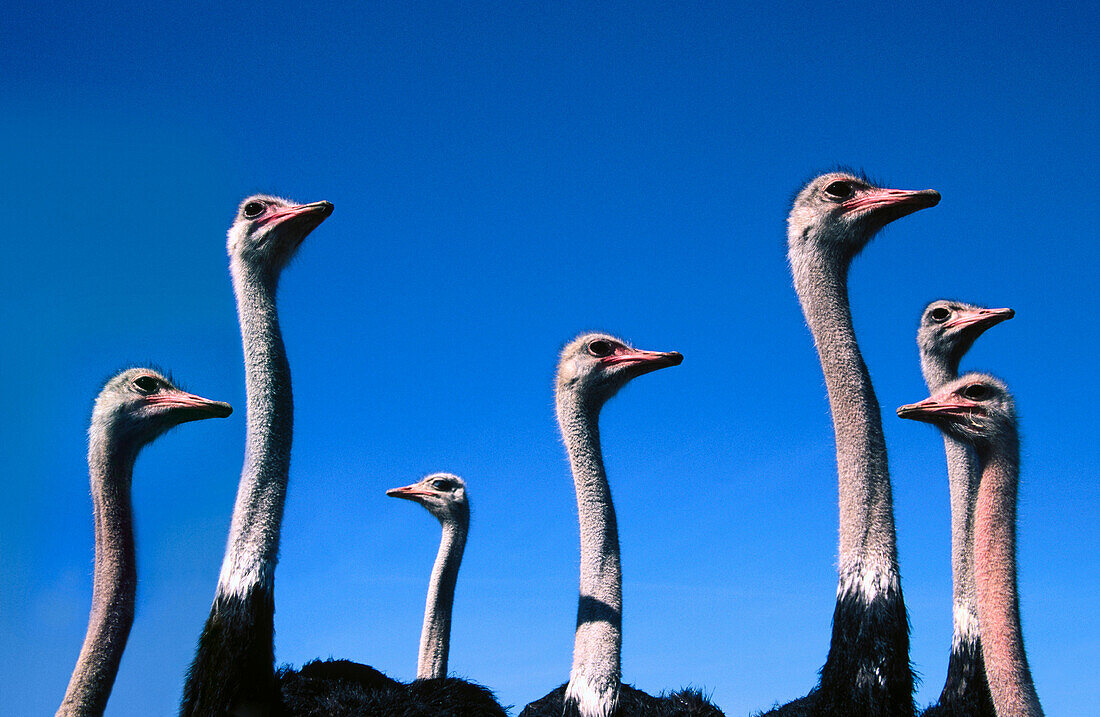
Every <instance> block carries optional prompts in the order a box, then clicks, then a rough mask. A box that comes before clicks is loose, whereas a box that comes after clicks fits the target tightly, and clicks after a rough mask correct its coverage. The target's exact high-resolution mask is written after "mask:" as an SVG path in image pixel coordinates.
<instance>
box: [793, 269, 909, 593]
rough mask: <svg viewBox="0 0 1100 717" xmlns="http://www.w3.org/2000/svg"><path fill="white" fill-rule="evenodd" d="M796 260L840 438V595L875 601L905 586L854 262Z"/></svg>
mask: <svg viewBox="0 0 1100 717" xmlns="http://www.w3.org/2000/svg"><path fill="white" fill-rule="evenodd" d="M801 251H802V252H805V251H807V249H806V247H803V248H802V250H801ZM810 251H812V250H810ZM791 254H792V256H791V266H792V270H793V273H794V284H795V291H796V292H797V293H798V297H799V300H800V301H801V304H802V311H803V313H804V314H805V316H806V322H807V323H808V324H809V327H810V332H811V333H812V334H813V337H814V344H815V345H816V346H817V353H818V356H819V358H820V359H821V368H822V371H823V372H824V375H825V385H826V387H827V389H828V392H829V406H830V409H831V411H832V417H833V430H834V432H835V434H836V456H837V472H838V478H839V482H838V488H839V499H840V501H839V502H840V566H839V567H840V573H841V575H840V587H839V590H840V591H841V592H847V591H851V590H855V591H856V592H857V593H858V594H861V595H862V596H863V597H864V598H866V599H870V598H872V597H874V596H875V595H876V594H878V593H879V592H880V591H881V590H885V589H896V588H897V545H896V538H895V534H894V507H893V498H892V496H891V490H890V472H889V468H888V466H887V461H886V442H885V439H884V438H883V434H882V421H881V417H880V416H879V405H878V399H877V398H876V397H875V392H874V389H873V388H872V387H871V377H870V376H869V375H868V373H867V367H866V365H865V364H864V363H863V356H862V355H861V354H860V352H859V346H858V344H857V343H856V336H855V330H854V329H853V328H852V315H851V310H850V308H849V305H848V284H847V266H848V264H847V262H848V259H847V258H837V257H832V256H828V255H821V256H816V257H814V256H810V257H806V256H798V255H796V254H797V252H796V251H795V250H794V249H792V252H791Z"/></svg>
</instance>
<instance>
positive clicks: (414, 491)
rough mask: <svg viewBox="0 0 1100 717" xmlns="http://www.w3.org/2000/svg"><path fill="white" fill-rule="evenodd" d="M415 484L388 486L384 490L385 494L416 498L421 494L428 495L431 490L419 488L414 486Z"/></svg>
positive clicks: (410, 498) (392, 496) (406, 498)
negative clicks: (397, 486) (399, 486)
mask: <svg viewBox="0 0 1100 717" xmlns="http://www.w3.org/2000/svg"><path fill="white" fill-rule="evenodd" d="M416 486H417V484H416V483H413V484H412V485H406V486H402V487H401V488H390V489H389V490H388V491H386V495H388V496H389V497H391V498H404V499H405V500H416V499H418V498H420V497H422V496H429V495H431V492H429V491H426V490H420V489H419V488H417V487H416Z"/></svg>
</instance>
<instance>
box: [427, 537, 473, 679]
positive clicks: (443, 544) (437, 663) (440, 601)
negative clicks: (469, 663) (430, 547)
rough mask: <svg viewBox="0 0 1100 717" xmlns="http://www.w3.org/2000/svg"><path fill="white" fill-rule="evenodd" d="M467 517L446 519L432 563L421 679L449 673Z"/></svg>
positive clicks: (444, 675)
mask: <svg viewBox="0 0 1100 717" xmlns="http://www.w3.org/2000/svg"><path fill="white" fill-rule="evenodd" d="M468 529H469V522H468V519H467V520H453V519H448V520H445V521H443V537H442V539H441V540H440V541H439V552H438V553H437V554H436V556H435V565H434V566H432V579H431V581H429V583H428V601H427V604H426V605H425V607H424V627H423V628H422V629H421V631H420V655H419V657H418V658H417V661H416V678H417V679H418V680H425V679H431V678H435V677H446V676H447V657H448V655H449V653H450V649H451V609H452V607H453V606H454V600H455V583H456V582H457V581H458V568H459V566H460V565H461V564H462V551H463V550H464V549H465V548H466V533H467V530H468Z"/></svg>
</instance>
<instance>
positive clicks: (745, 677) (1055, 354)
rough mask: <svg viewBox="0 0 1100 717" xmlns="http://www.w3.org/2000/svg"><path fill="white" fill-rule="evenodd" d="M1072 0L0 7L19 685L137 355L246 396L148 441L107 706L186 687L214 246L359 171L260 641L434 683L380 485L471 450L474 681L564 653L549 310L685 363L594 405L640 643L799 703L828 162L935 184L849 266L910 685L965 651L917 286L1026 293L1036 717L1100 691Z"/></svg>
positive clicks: (226, 500) (460, 458)
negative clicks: (811, 190) (111, 390)
mask: <svg viewBox="0 0 1100 717" xmlns="http://www.w3.org/2000/svg"><path fill="white" fill-rule="evenodd" d="M596 5H598V6H599V7H595V6H596ZM1088 7H1089V6H1088V5H1075V6H1074V5H1055V6H1051V5H1044V6H1042V7H1041V8H1040V7H1038V6H1035V5H1033V4H1023V3H1017V4H1009V5H1001V6H999V7H997V8H996V9H993V8H990V9H988V10H981V11H978V10H973V9H970V8H969V6H967V7H963V6H961V5H960V4H958V3H935V4H928V3H924V4H920V6H919V7H913V8H911V9H906V8H899V7H896V6H893V5H882V4H881V3H863V2H853V3H841V4H835V3H834V4H827V5H820V4H819V5H814V6H812V8H811V7H809V6H805V5H785V6H776V7H772V6H770V5H767V4H755V5H753V6H737V5H735V4H732V3H691V4H687V3H676V4H674V5H673V6H662V5H659V4H652V3H645V4H637V3H631V4H626V3H621V4H620V3H615V4H611V3H598V4H597V3H586V2H580V3H578V2H569V3H547V4H545V5H544V4H536V3H493V4H479V5H476V6H475V5H472V4H469V3H399V2H387V3H357V4H354V5H351V6H326V5H323V4H314V5H308V6H307V5H301V4H283V3H265V4H263V5H256V6H253V7H232V8H227V7H226V6H225V5H224V4H222V3H198V4H188V5H179V6H171V7H169V6H164V5H159V4H152V3H150V4H134V3H112V4H110V5H109V6H102V7H96V8H92V7H88V6H80V7H76V6H72V5H69V4H50V3H36V4H34V7H33V8H32V7H30V4H29V3H18V4H16V5H15V6H13V7H9V8H7V9H6V10H5V13H4V17H3V18H2V19H0V107H2V110H0V153H2V154H0V156H2V157H3V166H4V171H3V172H0V195H2V196H4V198H5V205H6V206H7V207H8V212H9V213H8V214H7V215H6V216H7V221H8V229H7V230H6V232H7V234H8V236H9V239H8V240H7V241H6V242H5V245H4V246H5V249H4V251H5V254H6V256H5V258H4V261H2V262H0V286H2V287H3V288H2V291H3V294H4V300H3V301H0V322H2V325H3V327H4V330H3V332H2V334H0V342H2V344H0V351H2V354H3V356H4V361H3V368H2V370H0V395H2V396H3V399H2V400H3V402H4V408H3V411H2V412H0V436H2V437H3V438H2V440H3V450H2V451H0V469H2V470H3V475H4V476H5V477H4V487H5V490H6V493H7V495H8V498H7V499H6V500H5V501H3V502H2V503H0V636H2V639H0V658H2V664H4V665H5V666H4V667H0V712H2V713H3V714H5V715H17V714H19V715H22V714H26V715H39V714H46V713H49V712H51V711H52V710H53V709H55V708H56V705H57V704H58V703H59V702H60V699H61V696H62V694H63V692H64V688H65V685H66V682H67V680H68V675H69V672H70V670H71V669H72V665H73V662H74V660H75V658H76V654H77V652H78V650H79V646H80V642H81V639H82V638H83V634H84V628H85V621H86V618H87V610H88V605H89V602H90V595H91V567H92V531H91V517H90V508H91V505H90V501H89V497H88V484H87V473H86V466H85V431H86V424H87V420H88V416H89V412H90V408H91V402H92V399H93V397H94V395H95V393H96V391H97V390H98V388H99V385H100V382H101V381H102V380H103V379H104V378H105V377H107V376H108V375H109V374H111V373H112V372H113V371H115V370H116V369H118V368H119V367H121V366H123V365H126V364H128V363H131V362H144V361H154V362H157V363H158V364H160V365H162V366H165V367H167V368H169V369H171V370H172V371H173V372H174V374H175V376H176V378H177V379H179V380H180V381H181V382H182V383H183V384H184V385H185V386H186V387H187V388H188V389H190V390H192V391H195V392H198V393H201V394H204V395H207V396H209V397H212V398H217V399H222V400H227V401H230V402H231V403H232V404H233V405H234V406H235V407H237V409H238V410H237V412H236V413H234V415H233V416H232V417H231V418H229V419H227V420H222V421H207V422H204V423H200V424H194V425H188V426H184V427H182V428H180V429H179V430H177V431H175V432H173V433H172V434H171V435H169V436H166V437H165V438H163V439H162V440H161V441H160V442H158V443H157V444H155V445H154V446H152V447H151V448H150V449H148V450H147V451H146V452H145V453H144V454H143V455H142V457H141V458H140V460H139V462H138V465H137V468H136V470H135V476H134V503H135V506H134V509H135V514H136V520H137V542H138V560H139V578H140V586H139V594H138V601H139V602H138V610H137V620H136V623H135V625H134V630H133V633H132V634H131V636H130V642H129V646H128V648H127V652H126V655H125V657H124V659H123V661H122V667H121V671H120V673H119V677H118V681H117V683H116V685H115V690H114V694H113V696H112V699H111V703H110V705H109V707H108V714H112V715H132V714H167V713H170V712H172V711H173V708H174V705H175V704H176V703H177V700H178V697H179V694H180V686H181V679H182V678H181V676H182V674H183V672H184V670H185V669H186V667H187V665H188V663H189V660H190V656H191V653H192V650H193V648H194V644H195V641H196V638H197V636H198V633H199V630H200V629H201V626H202V623H203V620H204V619H205V617H206V614H207V611H208V609H209V605H210V599H211V597H212V595H213V591H214V586H215V582H216V576H217V573H218V567H219V565H220V562H221V558H222V551H223V549H224V543H225V537H226V533H227V530H228V524H229V516H230V511H231V509H232V505H233V498H234V495H235V492H236V483H237V478H238V475H239V470H240V464H241V458H242V448H243V435H244V411H243V407H244V384H243V369H242V364H241V355H240V343H239V341H240V339H239V335H238V331H237V323H236V315H235V312H234V305H233V296H232V291H231V288H230V284H229V279H228V273H227V271H226V257H225V248H224V239H225V231H226V229H227V227H228V225H229V222H230V221H231V219H232V216H233V213H234V210H235V208H236V206H237V203H238V202H239V200H240V199H241V198H242V197H243V196H245V195H247V194H249V193H252V192H254V191H268V192H275V193H280V194H284V195H286V196H289V197H292V198H295V199H297V200H300V201H315V200H319V199H328V200H330V201H332V202H333V203H334V204H335V205H336V211H335V213H334V214H333V216H332V217H331V218H329V219H328V221H326V222H325V223H324V224H323V225H322V226H321V227H320V228H319V229H318V230H317V231H316V232H315V233H314V234H313V235H312V236H311V237H310V238H309V240H308V241H307V242H306V244H305V245H304V246H303V248H302V250H301V252H300V254H299V257H298V259H297V261H296V262H295V264H294V265H293V266H292V267H291V268H290V269H289V270H288V271H287V273H286V274H285V277H284V280H283V283H282V286H281V290H280V291H281V294H280V309H281V315H282V321H283V327H284V332H285V336H286V343H287V347H288V351H289V354H290V360H291V365H292V367H293V374H294V391H295V404H296V414H295V423H296V435H295V440H294V457H293V464H292V469H291V485H290V493H289V500H288V503H287V508H286V521H285V527H284V530H283V542H282V552H281V562H280V566H279V569H278V573H277V580H276V584H277V590H276V604H277V614H276V630H277V637H276V652H277V657H278V660H279V661H280V662H289V663H293V664H296V665H300V664H301V663H302V662H304V661H306V660H308V659H311V658H313V657H317V656H329V655H334V656H338V657H347V658H351V659H355V660H359V661H362V662H366V663H369V664H372V665H374V666H376V667H378V668H380V669H383V670H385V671H387V672H388V673H389V674H391V675H394V676H396V677H399V678H402V679H409V678H411V677H413V676H414V673H415V658H416V644H417V639H418V636H419V628H420V619H421V614H422V610H423V598H424V590H425V587H426V582H427V577H428V571H429V567H430V563H431V560H432V558H433V556H434V553H435V549H436V545H437V540H438V532H439V531H438V526H437V524H436V522H435V521H434V520H433V519H431V518H430V517H429V516H428V515H427V513H426V512H424V511H423V510H422V509H420V508H418V507H417V506H414V505H411V504H409V503H407V502H403V501H396V500H392V499H389V498H386V497H385V495H384V490H385V489H386V488H390V487H393V486H397V485H403V484H406V483H410V482H412V481H413V480H415V479H417V478H418V477H419V476H420V475H422V474H423V473H425V472H428V471H434V470H449V471H453V472H456V473H459V474H461V475H462V476H464V477H465V478H466V479H467V481H468V482H469V485H470V493H471V497H472V504H473V507H474V523H473V527H472V534H471V538H470V542H469V546H468V549H467V555H466V561H465V562H464V564H463V569H462V574H461V576H460V580H459V587H458V596H457V603H456V608H455V626H454V632H453V636H452V637H453V641H452V651H451V663H450V665H451V669H452V671H453V672H455V673H457V674H459V675H464V676H468V677H471V678H473V679H476V680H479V681H482V682H484V683H486V684H488V685H489V686H491V687H492V688H494V689H495V690H496V691H497V693H498V695H499V696H500V698H501V700H502V701H503V702H505V703H507V704H513V705H516V706H517V707H522V705H524V704H526V703H527V702H528V701H530V700H532V699H534V698H536V697H539V696H541V695H543V694H545V693H546V692H547V691H548V690H549V689H550V688H552V687H553V686H555V685H557V684H559V683H560V682H562V681H563V680H564V679H565V678H566V677H567V675H568V670H569V664H570V653H571V647H572V628H573V622H574V613H575V607H576V581H577V577H576V568H577V535H576V530H577V529H576V519H575V505H574V502H573V493H572V484H571V481H570V478H569V473H568V468H567V464H566V461H565V458H564V453H563V450H562V447H561V445H560V442H559V439H558V437H557V434H556V429H555V424H554V418H553V410H552V396H551V385H552V384H551V381H552V372H553V368H554V363H555V359H556V353H557V351H558V349H559V348H560V346H561V345H562V344H563V343H564V342H565V341H566V340H568V339H570V338H571V337H572V336H574V335H575V334H577V333H578V332H580V331H582V330H586V329H594V328H596V329H605V330H609V331H611V332H613V333H617V334H619V335H621V336H623V337H625V338H627V339H628V340H630V341H632V342H634V343H635V344H636V345H638V346H640V347H642V348H651V349H660V350H672V349H675V350H679V351H681V352H683V354H684V355H685V357H686V358H685V360H684V363H683V365H682V366H680V367H678V368H675V369H671V370H667V371H662V372H659V373H657V374H654V375H651V376H645V377H643V378H641V379H639V380H638V381H636V382H635V384H634V385H631V386H630V387H628V388H627V389H626V390H625V391H624V392H623V393H622V395H621V396H620V397H618V398H616V399H615V400H614V401H613V402H612V403H611V404H609V405H608V407H607V408H606V410H605V411H604V415H603V421H602V429H603V438H604V447H605V454H606V458H607V463H608V470H609V474H610V478H611V482H612V486H613V491H614V495H615V501H616V508H617V510H618V515H619V523H620V528H621V531H622V534H621V540H622V549H623V560H624V570H625V585H624V596H625V607H624V610H625V612H624V614H625V619H624V631H625V645H624V659H623V668H624V678H625V679H626V680H627V681H630V682H633V683H635V684H636V685H637V686H638V687H640V688H643V689H646V690H649V691H660V690H661V689H664V688H676V687H679V686H681V685H684V684H687V683H691V684H694V685H697V686H702V687H704V688H705V689H707V690H709V691H710V692H711V693H712V695H713V699H714V701H715V702H716V703H717V704H718V705H719V706H721V707H722V708H723V709H724V710H725V711H726V713H727V714H729V715H742V714H747V713H749V712H750V711H752V710H755V709H760V708H764V707H767V706H769V705H771V704H772V703H773V702H774V701H785V700H788V699H790V698H793V697H796V696H799V695H801V694H804V693H805V692H806V691H807V690H808V689H809V688H810V687H811V686H812V685H813V684H814V682H815V678H816V670H817V669H818V667H819V666H820V665H821V663H822V661H823V660H824V657H825V652H826V649H827V646H828V637H829V621H830V617H831V612H832V609H833V600H834V591H835V570H834V564H835V557H836V556H835V553H836V497H835V491H836V488H835V483H836V481H835V465H834V459H833V448H832V431H831V425H830V422H829V416H828V406H827V402H826V398H825V391H824V387H823V383H822V379H821V374H820V368H819V366H818V363H817V358H816V355H815V353H814V351H813V347H812V344H811V341H810V337H809V334H808V332H807V330H806V328H805V326H804V324H803V320H802V316H801V313H800V311H799V308H798V304H797V301H796V299H795V295H794V292H793V290H792V289H791V286H790V280H789V276H788V272H787V267H786V263H785V232H784V219H785V216H786V213H787V202H788V200H789V197H790V195H791V193H792V192H793V191H794V190H796V189H797V188H798V186H799V184H800V183H801V182H802V181H803V180H805V179H806V178H808V177H809V176H811V175H812V174H814V173H815V172H817V171H818V170H821V169H827V168H830V167H832V166H834V165H835V164H836V163H845V164H851V165H855V166H857V167H864V168H866V169H867V171H868V172H869V173H870V174H871V175H872V177H875V178H878V179H880V180H881V181H883V182H885V183H888V184H891V185H893V186H898V187H903V188H925V187H932V188H935V189H938V190H939V191H940V192H941V193H942V194H943V201H942V202H941V204H940V205H939V206H938V207H936V208H934V209H931V210H928V211H925V212H920V213H918V214H916V215H914V216H912V217H909V218H907V219H904V220H902V221H900V222H898V223H897V224H896V225H894V226H891V227H889V228H888V229H887V230H886V231H885V232H884V236H882V237H880V238H879V239H878V240H877V241H876V242H875V243H874V244H873V245H872V246H871V247H869V248H868V250H867V251H866V252H865V254H864V255H863V256H862V257H861V258H859V259H858V260H857V261H856V263H855V265H854V266H853V269H852V275H851V279H852V282H851V294H852V303H853V310H854V314H855V322H856V328H857V331H858V333H859V338H860V341H861V345H862V348H863V351H864V354H865V357H866V360H867V363H868V365H869V367H870V370H871V374H872V377H873V379H874V382H875V387H876V389H877V391H878V395H879V398H880V401H881V402H882V405H883V408H884V413H885V415H884V424H885V429H886V434H887V441H888V446H889V450H890V457H891V466H892V469H893V475H894V492H895V503H896V512H897V523H898V525H897V527H898V537H899V545H900V552H901V566H902V574H903V587H904V591H905V597H906V603H907V606H908V609H909V614H910V617H911V621H912V626H913V631H912V633H913V638H912V655H911V656H912V660H913V662H914V665H915V667H916V669H917V670H918V671H919V672H920V674H921V675H922V676H923V684H922V685H921V687H920V691H919V694H918V699H919V703H921V704H927V703H928V702H930V701H931V700H932V699H933V698H934V697H935V695H937V694H938V692H939V690H940V688H941V687H942V684H943V678H944V672H945V668H946V662H947V653H948V646H949V643H950V613H951V610H950V569H949V559H948V553H949V539H950V536H949V511H948V500H947V481H946V476H945V468H944V461H943V454H942V444H941V442H940V440H939V437H938V435H937V434H936V432H935V431H934V429H932V428H930V427H927V426H924V425H920V424H915V423H910V422H906V421H901V420H899V419H897V418H895V417H894V416H893V408H894V407H896V406H898V405H900V404H902V403H907V402H911V401H914V400H919V399H920V398H923V397H924V396H925V395H926V392H925V389H924V386H923V383H922V381H921V377H920V373H919V369H918V365H917V358H916V348H915V344H914V333H915V327H916V322H917V318H918V316H919V313H920V311H921V309H922V307H923V306H924V304H925V303H926V302H927V301H929V300H931V299H935V298H939V297H954V298H958V299H962V300H965V301H970V302H976V303H985V304H989V305H995V306H1011V307H1013V308H1015V309H1016V310H1017V317H1016V319H1014V320H1013V321H1011V322H1009V323H1007V324H1004V325H1002V326H998V327H997V328H995V329H993V330H992V331H991V332H990V333H989V334H988V335H987V336H985V337H983V338H982V339H981V340H980V341H979V343H978V344H977V346H976V347H975V348H974V350H973V351H972V353H971V355H970V356H969V357H968V359H967V360H966V361H965V364H964V368H982V369H986V370H990V371H992V372H995V373H996V374H998V375H1000V376H1003V377H1004V378H1005V379H1006V380H1007V381H1008V382H1009V384H1010V386H1011V387H1012V388H1013V389H1014V391H1015V393H1016V396H1017V400H1018V405H1019V411H1020V416H1021V421H1022V434H1023V439H1024V444H1023V452H1024V458H1023V476H1022V487H1021V501H1020V530H1019V550H1020V559H1019V562H1020V582H1021V592H1022V599H1023V616H1024V627H1025V634H1026V640H1027V646H1028V649H1029V654H1030V658H1031V663H1032V666H1033V669H1034V673H1035V678H1036V682H1037V684H1038V688H1039V694H1040V696H1041V697H1042V699H1043V702H1044V704H1045V706H1046V707H1047V710H1048V713H1050V714H1066V715H1069V714H1085V713H1088V712H1091V711H1093V710H1095V708H1096V702H1097V696H1096V675H1097V674H1100V656H1098V655H1100V617H1098V615H1097V612H1096V610H1095V607H1096V595H1097V591H1098V589H1100V569H1098V568H1097V561H1096V554H1095V550H1096V548H1097V545H1098V538H1100V529H1098V527H1097V523H1098V521H1097V518H1096V516H1097V511H1098V509H1100V485H1098V484H1097V481H1096V480H1095V478H1096V474H1097V470H1096V469H1097V464H1098V455H1097V449H1096V434H1097V421H1096V417H1095V414H1094V412H1093V410H1092V398H1093V397H1094V396H1096V395H1097V392H1098V390H1100V386H1098V381H1097V373H1096V361H1095V355H1096V351H1097V348H1098V346H1100V333H1098V331H1097V303H1096V300H1095V296H1096V288H1095V282H1096V271H1097V269H1096V267H1097V265H1098V260H1100V249H1098V248H1097V242H1096V241H1095V227H1094V222H1095V216H1094V215H1095V213H1096V201H1095V193H1096V187H1097V185H1098V181H1097V180H1098V179H1100V177H1098V176H1097V169H1096V166H1097V162H1096V160H1097V157H1098V156H1100V152H1098V142H1097V139H1096V128H1097V127H1098V126H1100V122H1098V119H1100V118H1098V117H1097V114H1098V113H1097V109H1098V107H1097V104H1098V95H1100V93H1098V91H1097V90H1098V87H1097V84H1098V83H1097V77H1098V72H1097V70H1098V62H1097V59H1098V51H1097V46H1098V42H1097V40H1098V35H1100V32H1098V28H1100V22H1098V14H1097V10H1096V8H1095V7H1093V8H1092V9H1091V10H1089V9H1088ZM1090 197H1092V199H1090ZM1090 227H1092V228H1090ZM1089 685H1092V687H1089Z"/></svg>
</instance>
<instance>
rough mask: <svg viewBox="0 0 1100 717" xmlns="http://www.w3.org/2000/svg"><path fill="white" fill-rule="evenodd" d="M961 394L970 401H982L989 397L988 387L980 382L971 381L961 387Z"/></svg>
mask: <svg viewBox="0 0 1100 717" xmlns="http://www.w3.org/2000/svg"><path fill="white" fill-rule="evenodd" d="M963 396H965V397H966V398H969V399H970V400H971V401H984V400H985V399H987V398H989V387H988V386H984V385H982V384H980V383H972V384H970V385H969V386H967V387H966V388H964V389H963Z"/></svg>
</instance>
